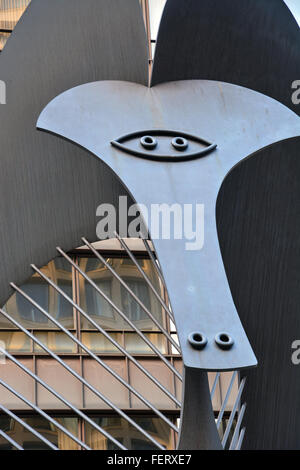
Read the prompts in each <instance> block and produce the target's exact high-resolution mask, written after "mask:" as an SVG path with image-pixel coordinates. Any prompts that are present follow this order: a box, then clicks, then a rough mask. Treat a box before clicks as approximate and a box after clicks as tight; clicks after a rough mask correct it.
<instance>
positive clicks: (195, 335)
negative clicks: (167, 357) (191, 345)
mask: <svg viewBox="0 0 300 470" xmlns="http://www.w3.org/2000/svg"><path fill="white" fill-rule="evenodd" d="M193 340H194V341H196V342H197V343H201V341H202V340H203V336H202V335H200V334H199V333H195V334H194V335H193Z"/></svg>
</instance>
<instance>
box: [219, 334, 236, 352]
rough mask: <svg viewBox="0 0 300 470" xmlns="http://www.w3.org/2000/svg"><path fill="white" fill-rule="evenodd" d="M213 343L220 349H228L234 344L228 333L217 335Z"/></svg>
mask: <svg viewBox="0 0 300 470" xmlns="http://www.w3.org/2000/svg"><path fill="white" fill-rule="evenodd" d="M215 342H216V344H217V346H218V347H219V348H220V349H230V348H232V346H233V344H234V340H233V339H232V338H231V336H230V335H229V334H228V333H223V332H222V333H218V334H217V335H216V337H215Z"/></svg>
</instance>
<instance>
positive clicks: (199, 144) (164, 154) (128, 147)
mask: <svg viewBox="0 0 300 470" xmlns="http://www.w3.org/2000/svg"><path fill="white" fill-rule="evenodd" d="M111 145H112V146H113V147H116V148H117V149H119V150H121V151H122V152H125V153H128V154H130V155H134V156H135V157H142V158H147V159H150V160H160V161H169V162H175V161H182V160H191V159H193V158H200V157H203V156H204V155H207V154H208V153H209V152H211V151H213V150H214V149H215V148H216V147H217V145H216V144H212V143H210V142H207V141H206V140H204V139H202V138H200V137H197V136H195V135H192V134H188V133H186V132H178V131H173V130H160V129H152V130H146V131H138V132H132V133H131V134H126V135H124V136H122V137H119V138H118V139H116V140H113V141H111Z"/></svg>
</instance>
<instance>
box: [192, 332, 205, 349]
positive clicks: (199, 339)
mask: <svg viewBox="0 0 300 470" xmlns="http://www.w3.org/2000/svg"><path fill="white" fill-rule="evenodd" d="M188 341H189V343H190V345H191V346H192V347H193V348H194V349H203V348H205V346H206V344H207V338H206V336H205V335H204V334H203V333H200V332H199V331H194V332H192V333H190V334H189V336H188Z"/></svg>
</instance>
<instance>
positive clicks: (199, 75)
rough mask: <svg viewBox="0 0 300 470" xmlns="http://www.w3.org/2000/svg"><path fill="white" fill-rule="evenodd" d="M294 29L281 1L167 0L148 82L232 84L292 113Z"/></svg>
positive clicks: (299, 37) (297, 55)
mask: <svg viewBox="0 0 300 470" xmlns="http://www.w3.org/2000/svg"><path fill="white" fill-rule="evenodd" d="M299 44H300V29H299V26H298V24H297V22H296V20H295V18H294V17H293V15H292V13H291V12H290V10H289V9H288V7H287V6H286V4H285V3H284V1H283V0H271V1H270V0H222V1H220V0H201V1H199V0H185V1H182V0H168V2H167V4H166V7H165V10H164V14H163V17H162V21H161V25H160V29H159V34H158V41H157V46H156V52H155V61H154V68H153V76H152V84H153V85H156V84H158V83H161V82H168V81H172V80H184V79H185V80H188V79H207V80H220V81H223V82H228V83H234V84H236V85H241V86H245V87H247V88H251V89H253V90H257V91H259V92H261V93H264V94H266V95H268V96H271V97H273V98H275V99H277V100H278V101H281V102H282V103H284V104H285V105H286V106H288V107H289V108H291V109H293V110H294V111H295V112H296V113H298V114H299V113H300V111H299V106H297V105H296V104H293V102H292V99H291V97H292V93H293V90H292V83H293V82H294V81H295V80H297V79H299V76H300V47H299Z"/></svg>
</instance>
